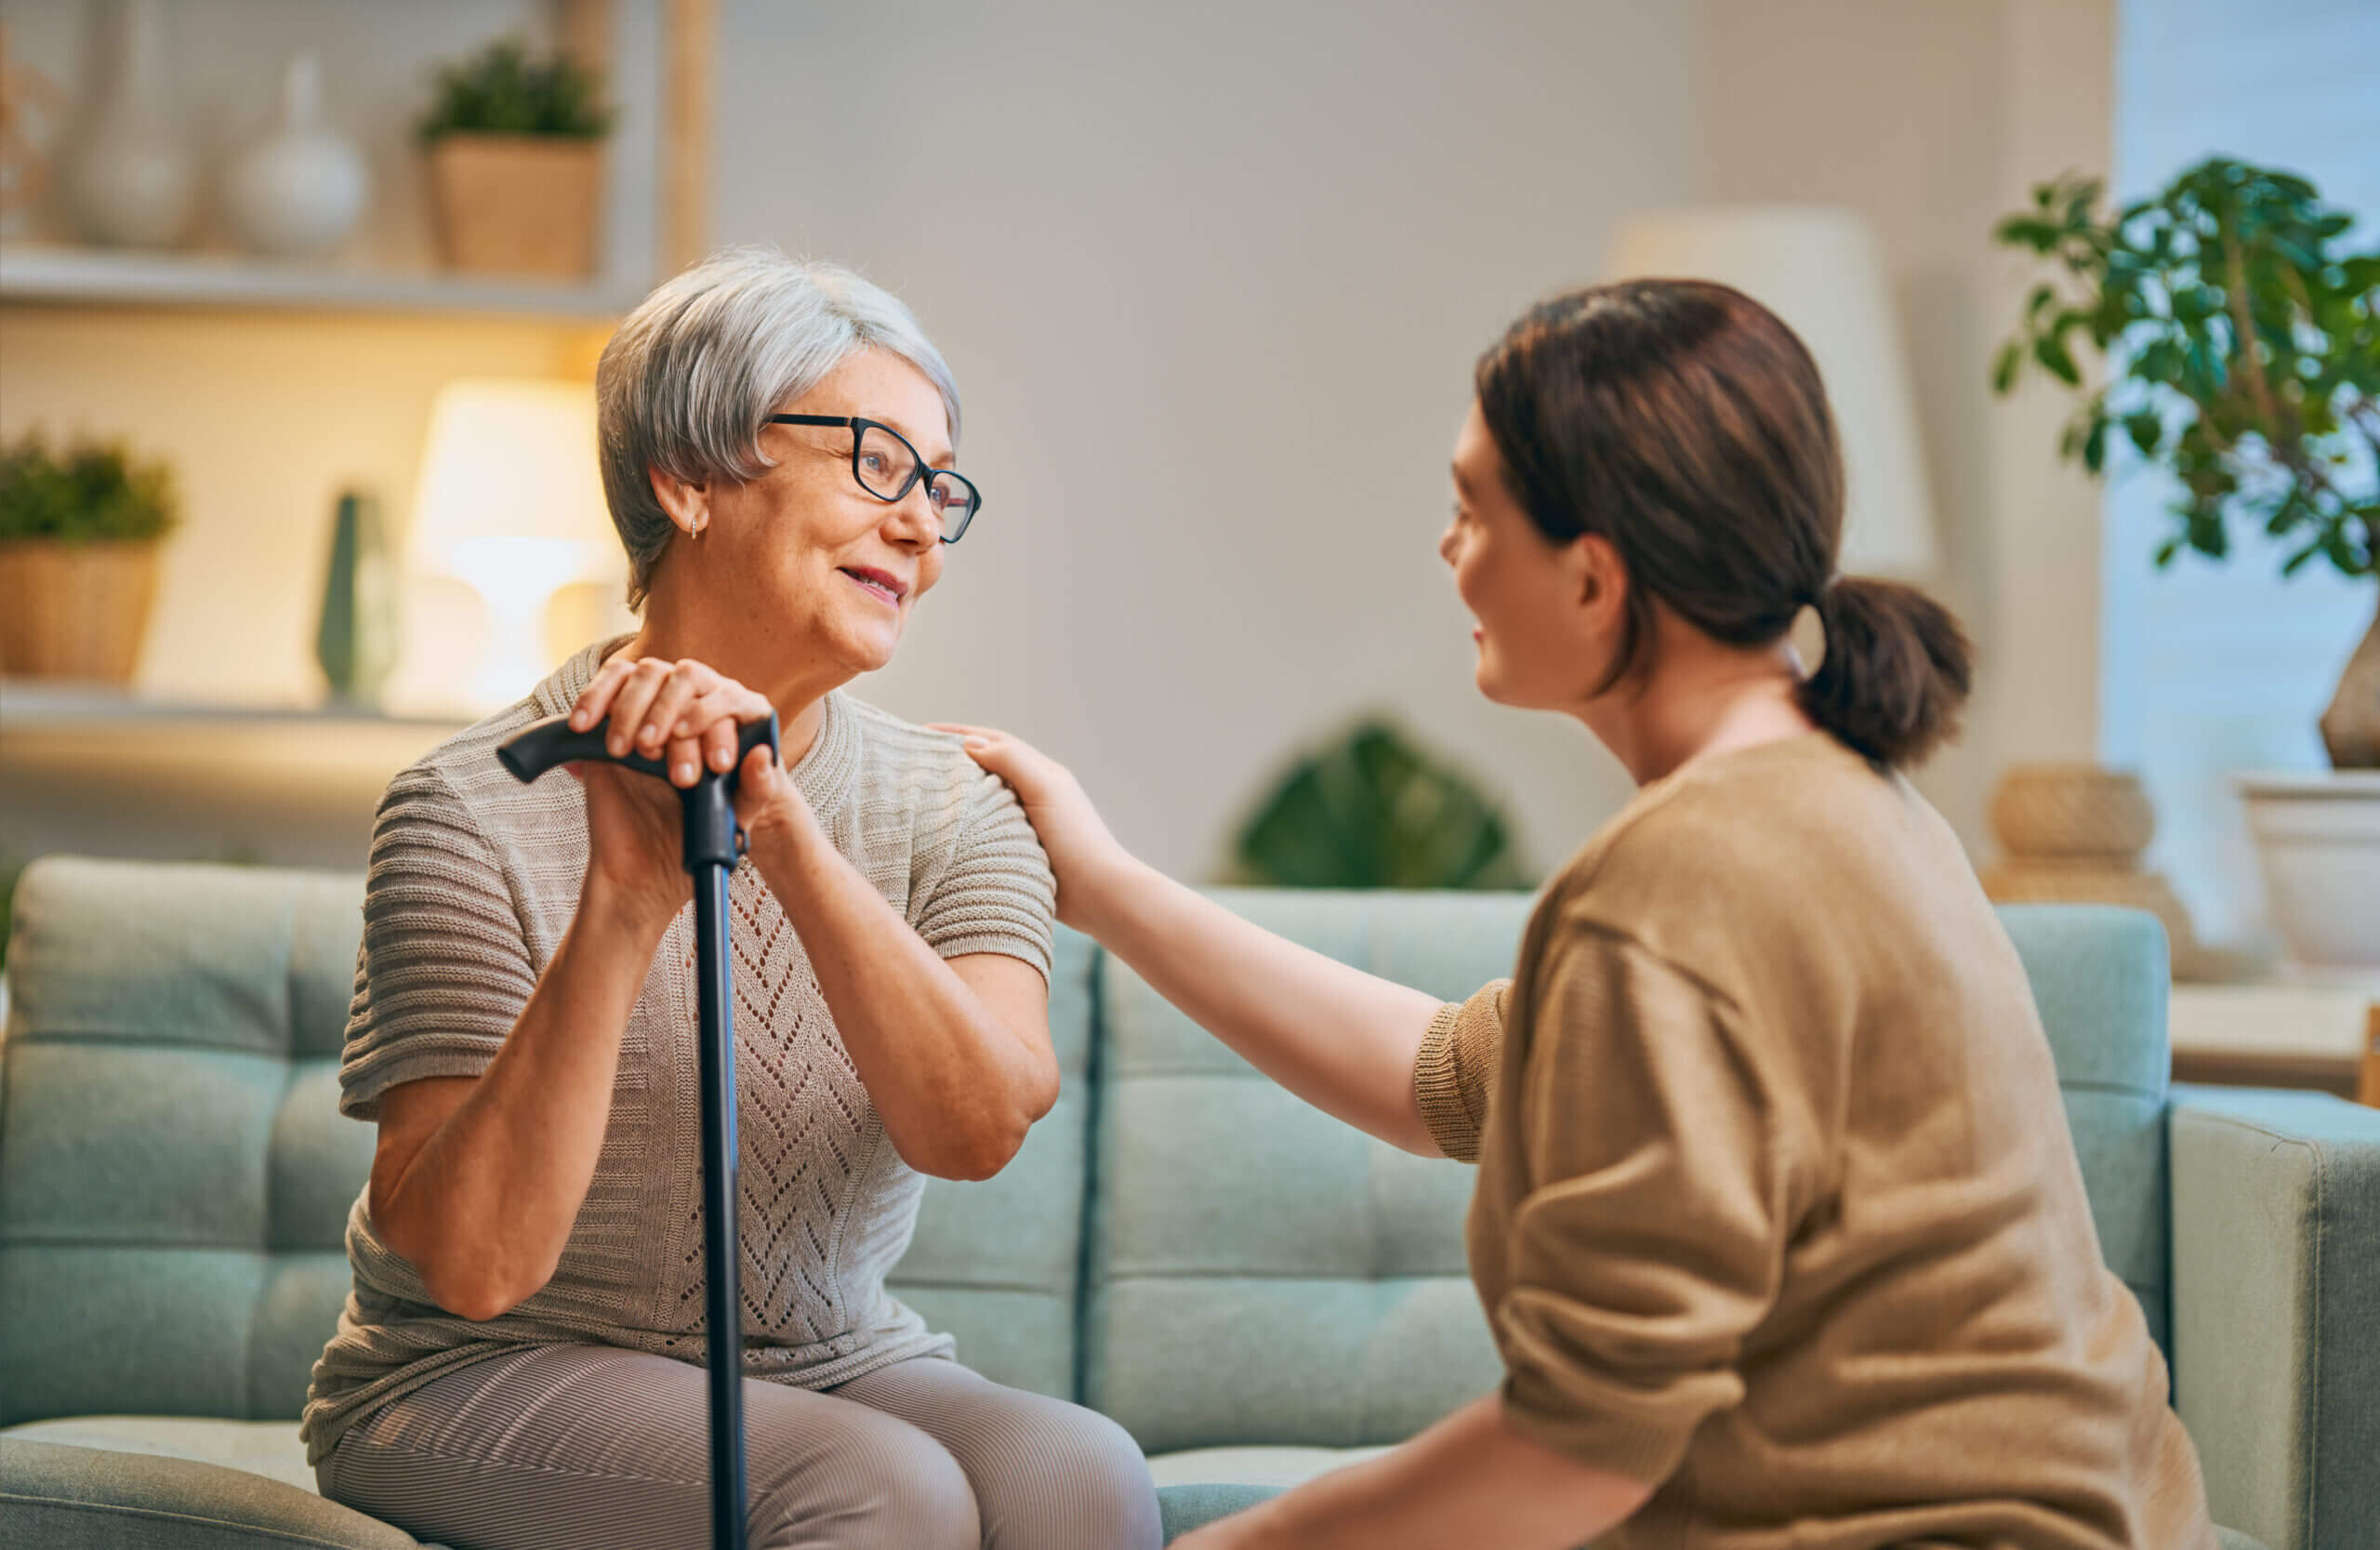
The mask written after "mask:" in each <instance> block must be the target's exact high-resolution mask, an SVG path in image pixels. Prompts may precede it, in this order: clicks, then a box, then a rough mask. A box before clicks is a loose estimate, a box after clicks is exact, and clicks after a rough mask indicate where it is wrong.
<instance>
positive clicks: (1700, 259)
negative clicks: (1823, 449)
mask: <svg viewBox="0 0 2380 1550" xmlns="http://www.w3.org/2000/svg"><path fill="white" fill-rule="evenodd" d="M1606 268H1607V272H1609V273H1610V275H1611V277H1612V278H1613V279H1616V280H1617V279H1634V278H1639V277H1648V278H1660V279H1677V280H1716V281H1718V282H1720V283H1721V284H1722V285H1733V286H1734V287H1735V288H1736V289H1738V290H1739V291H1741V292H1743V293H1744V294H1745V295H1746V296H1749V297H1751V298H1752V299H1753V300H1755V301H1757V302H1759V303H1760V304H1761V305H1763V306H1765V307H1766V308H1767V309H1768V310H1769V311H1772V312H1775V313H1776V314H1777V315H1778V317H1780V318H1782V319H1784V320H1785V323H1786V325H1787V326H1789V327H1791V328H1792V330H1793V332H1794V333H1796V334H1798V335H1800V336H1801V338H1802V342H1803V343H1804V344H1805V345H1807V346H1808V347H1809V351H1810V354H1811V355H1812V356H1813V357H1815V358H1816V359H1817V361H1818V374H1819V375H1820V376H1821V377H1823V378H1826V393H1827V400H1828V402H1829V403H1830V404H1832V405H1833V407H1834V423H1835V433H1836V435H1837V436H1838V437H1839V438H1840V439H1841V441H1842V444H1843V467H1844V479H1845V512H1844V525H1843V557H1842V561H1841V564H1842V568H1843V570H1844V571H1845V573H1846V574H1864V575H1871V576H1875V575H1881V576H1924V575H1926V574H1928V573H1929V572H1931V571H1932V570H1933V569H1934V567H1935V564H1936V562H1937V550H1936V546H1935V536H1934V508H1933V501H1932V499H1931V496H1930V491H1929V487H1928V484H1927V482H1926V477H1925V449H1924V444H1923V443H1922V442H1921V441H1920V440H1919V439H1918V431H1917V401H1916V399H1915V397H1914V396H1913V395H1912V394H1911V391H1910V387H1909V373H1908V368H1907V366H1906V365H1905V364H1904V357H1903V355H1902V352H1901V342H1900V329H1899V327H1898V325H1897V322H1896V321H1895V319H1894V316H1893V309H1892V292H1891V290H1890V288H1889V286H1888V285H1887V283H1886V280H1885V276H1884V256H1883V253H1882V251H1881V250H1880V249H1879V247H1878V245H1877V243H1876V238H1875V234H1874V232H1871V230H1870V229H1869V226H1868V223H1867V221H1866V220H1865V219H1862V218H1861V217H1860V216H1859V215H1858V214H1857V213H1856V212H1854V211H1851V210H1847V209H1843V208H1840V207H1838V206H1834V205H1689V206H1685V207H1682V208H1678V209H1669V210H1652V211H1647V212H1646V213H1644V214H1641V215H1637V216H1633V217H1631V218H1630V219H1628V220H1627V221H1625V222H1623V223H1622V225H1621V226H1620V234H1619V235H1618V237H1617V238H1615V239H1614V240H1613V242H1612V245H1611V256H1610V261H1609V263H1608V264H1607V266H1606Z"/></svg>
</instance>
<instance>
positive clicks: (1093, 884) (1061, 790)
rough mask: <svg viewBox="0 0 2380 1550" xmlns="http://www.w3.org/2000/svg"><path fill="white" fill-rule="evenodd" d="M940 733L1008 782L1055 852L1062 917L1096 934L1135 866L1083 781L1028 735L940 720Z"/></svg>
mask: <svg viewBox="0 0 2380 1550" xmlns="http://www.w3.org/2000/svg"><path fill="white" fill-rule="evenodd" d="M933 730H934V731H936V732H954V733H957V734H958V735H959V736H961V737H963V738H965V739H966V747H967V753H968V756H969V757H970V758H972V759H973V760H974V761H975V762H976V763H978V764H981V765H982V766H983V767H984V768H985V769H987V770H989V771H991V772H992V774H994V775H998V776H999V777H1000V778H1001V779H1002V780H1004V781H1006V782H1008V785H1009V788H1010V789H1011V790H1012V791H1014V792H1015V793H1016V796H1017V800H1018V801H1021V802H1023V803H1024V804H1025V817H1026V818H1027V819H1028V820H1030V821H1031V823H1032V825H1033V831H1034V832H1035V833H1036V834H1038V835H1039V836H1040V837H1041V848H1042V849H1043V850H1044V851H1046V852H1048V853H1049V856H1050V868H1051V871H1053V872H1055V873H1056V874H1057V878H1058V919H1059V920H1061V921H1064V922H1065V923H1066V924H1067V925H1070V926H1073V927H1075V928H1076V929H1078V930H1081V931H1090V932H1091V934H1093V935H1096V934H1097V932H1096V930H1095V929H1094V923H1095V921H1096V920H1097V917H1098V914H1099V907H1100V904H1101V901H1102V900H1103V899H1104V898H1105V897H1106V896H1107V895H1108V894H1109V892H1110V891H1111V890H1112V889H1113V888H1114V887H1115V886H1116V885H1117V882H1118V881H1119V880H1121V879H1122V878H1123V876H1124V875H1125V874H1126V873H1127V872H1129V871H1130V870H1131V868H1132V866H1133V861H1132V856H1131V853H1130V852H1129V851H1127V850H1125V849H1124V847H1123V846H1122V845H1119V844H1117V842H1116V836H1115V835H1113V834H1111V833H1109V832H1108V829H1107V824H1106V820H1104V819H1103V818H1102V817H1100V815H1099V809H1098V808H1097V807H1095V806H1093V805H1092V804H1091V796H1090V794H1089V793H1088V792H1086V791H1084V790H1083V788H1082V782H1080V781H1078V780H1077V779H1076V778H1075V777H1074V773H1073V772H1072V771H1070V770H1068V769H1067V768H1066V767H1065V766H1064V764H1061V763H1059V762H1057V761H1056V760H1054V759H1052V758H1051V757H1050V756H1049V755H1048V754H1046V753H1043V752H1042V751H1041V750H1040V749H1037V748H1035V747H1034V746H1033V745H1032V744H1030V743H1027V742H1026V741H1025V739H1023V738H1022V737H1016V736H1012V735H1010V734H1008V733H1005V732H998V731H995V730H994V729H992V728H990V727H984V726H967V725H964V724H961V723H958V722H934V723H933Z"/></svg>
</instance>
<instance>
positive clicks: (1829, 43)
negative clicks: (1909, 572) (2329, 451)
mask: <svg viewBox="0 0 2380 1550" xmlns="http://www.w3.org/2000/svg"><path fill="white" fill-rule="evenodd" d="M1702 10H1703V30H1702V60H1703V69H1704V74H1703V96H1702V101H1703V104H1704V113H1703V119H1702V142H1701V143H1702V147H1703V158H1702V162H1701V165H1700V169H1699V171H1700V176H1699V182H1700V185H1701V189H1702V195H1703V197H1706V198H1710V199H1714V200H1730V199H1808V200H1822V201H1826V202H1829V203H1834V204H1843V205H1851V206H1853V207H1855V208H1857V209H1859V210H1862V211H1864V212H1865V213H1866V214H1867V215H1868V217H1869V218H1870V219H1871V220H1872V221H1874V223H1875V225H1876V228H1877V231H1878V232H1879V233H1880V235H1881V238H1882V240H1883V243H1884V251H1885V257H1886V260H1887V263H1888V265H1889V267H1890V269H1891V271H1892V274H1893V281H1894V291H1895V296H1894V299H1895V301H1896V302H1897V304H1898V307H1899V311H1900V318H1901V323H1902V327H1903V334H1904V338H1906V340H1907V342H1908V348H1909V350H1910V352H1911V374H1912V377H1913V378H1914V385H1915V391H1916V393H1917V399H1918V411H1919V418H1920V422H1921V427H1922V433H1923V434H1924V438H1925V452H1926V457H1927V460H1928V463H1929V464H1930V471H1931V474H1932V478H1933V484H1934V501H1935V510H1936V513H1937V520H1938V521H1939V523H1940V524H1941V528H1942V539H1943V546H1942V547H1943V563H1942V566H1941V571H1940V574H1939V575H1938V576H1934V577H1931V578H1928V579H1929V580H1930V584H1931V585H1932V586H1933V587H1934V588H1935V589H1936V590H1937V592H1938V594H1939V595H1940V596H1942V597H1943V598H1944V599H1945V600H1946V601H1947V602H1949V603H1951V604H1952V605H1953V606H1954V607H1956V608H1957V609H1958V611H1959V612H1960V614H1961V616H1963V617H1964V620H1965V621H1966V624H1967V627H1968V629H1969V630H1970V632H1971V633H1972V634H1973V635H1974V637H1975V639H1976V642H1977V646H1978V647H1979V648H1980V652H1981V677H1980V682H1979V684H1978V689H1977V696H1976V700H1975V703H1974V706H1973V709H1972V711H1971V713H1970V716H1969V719H1968V727H1967V732H1966V735H1965V736H1964V739H1963V740H1962V742H1961V743H1960V744H1959V745H1958V746H1957V747H1955V748H1953V749H1951V750H1950V751H1949V752H1948V753H1946V754H1944V755H1942V756H1941V757H1939V758H1938V759H1937V761H1936V762H1935V763H1934V765H1933V766H1932V767H1931V768H1930V769H1929V770H1928V771H1927V772H1926V773H1925V774H1924V776H1923V777H1922V779H1921V781H1920V784H1921V785H1922V786H1923V787H1924V788H1925V789H1926V791H1927V792H1928V794H1929V795H1930V796H1932V797H1933V799H1934V801H1936V802H1937V804H1938V805H1939V806H1941V807H1942V809H1943V810H1944V812H1945V813H1946V814H1947V815H1949V816H1950V819H1951V821H1952V822H1953V823H1954V824H1956V825H1957V827H1958V828H1959V831H1960V833H1961V835H1962V836H1963V837H1964V838H1965V839H1966V840H1967V841H1968V843H1969V846H1970V848H1973V849H1977V850H1978V851H1982V850H1986V849H1988V848H1989V841H1988V840H1987V838H1986V827H1985V824H1984V820H1983V811H1984V802H1985V799H1986V797H1987V795H1988V793H1989V789H1990V782H1991V780H1992V778H1993V776H1994V775H1996V774H1997V773H1998V772H1999V770H2000V769H2001V768H2002V767H2003V765H2005V764H2006V763H2007V762H2009V761H2011V760H2013V759H2037V758H2064V759H2089V758H2091V757H2093V756H2094V755H2095V753H2096V748H2097V723H2098V711H2097V681H2098V672H2097V662H2098V617H2099V612H2098V597H2097V588H2098V552H2099V541H2098V505H2097V493H2096V488H2095V487H2094V486H2093V485H2092V484H2090V483H2089V482H2088V481H2086V480H2085V479H2083V477H2082V475H2081V474H2080V473H2079V472H2077V471H2076V470H2072V469H2070V468H2062V467H2060V466H2059V465H2058V463H2057V461H2056V455H2055V454H2056V435H2057V432H2056V427H2057V424H2058V422H2059V419H2060V416H2061V412H2062V411H2061V406H2060V404H2059V402H2058V400H2057V398H2056V395H2054V394H2051V393H2048V392H2047V391H2043V390H2039V389H2036V390H2035V391H2033V392H2030V393H2028V394H2027V395H2026V396H2025V397H2024V399H2023V400H2021V401H2020V402H2018V403H2016V404H2006V403H2003V402H2001V401H1999V400H1996V399H1994V398H1993V397H1992V396H1991V393H1990V385H1989V382H1988V380H1987V377H1988V373H1989V371H1990V357H1991V353H1992V351H1993V350H1994V349H1995V348H1996V347H1997V345H1998V343H1999V341H2000V339H2001V338H2003V337H2004V335H2005V332H2006V330H2007V328H2008V326H2009V324H2010V323H2011V321H2012V320H2013V319H2014V318H2015V316H2016V306H2017V303H2018V301H2019V300H2020V299H2021V298H2022V296H2023V292H2024V286H2023V284H2022V281H2021V278H2020V276H2021V271H2022V266H2021V265H2020V264H2018V263H2017V262H2016V261H2015V260H2013V259H2011V258H2006V257H2003V255H2002V254H2001V253H2000V251H1999V250H1997V249H1994V248H1993V247H1991V246H1990V244H1989V241H1988V234H1989V232H1990V226H1991V224H1992V222H1993V220H1994V219H1996V218H1997V217H1998V216H2000V215H2001V214H2003V212H2005V211H2007V210H2010V209H2013V208H2015V207H2016V205H2017V204H2018V203H2019V202H2020V201H2022V200H2023V199H2024V198H2025V197H2026V190H2027V188H2028V187H2029V186H2030V184H2031V183H2032V182H2034V181H2037V180H2039V179H2043V178H2047V177H2050V176H2052V175H2054V174H2056V172H2058V171H2060V170H2061V169H2064V168H2068V167H2074V168H2079V169H2083V170H2086V171H2091V172H2096V173H2102V174H2103V173H2104V172H2105V171H2106V169H2107V166H2108V154H2109V152H2108V147H2109V98H2110V89H2109V88H2110V83H2111V78H2112V64H2113V22H2112V18H2111V14H2110V6H2109V3H2108V0H1794V3H1793V4H1792V5H1776V4H1772V3H1768V0H1705V3H1704V6H1703V7H1702Z"/></svg>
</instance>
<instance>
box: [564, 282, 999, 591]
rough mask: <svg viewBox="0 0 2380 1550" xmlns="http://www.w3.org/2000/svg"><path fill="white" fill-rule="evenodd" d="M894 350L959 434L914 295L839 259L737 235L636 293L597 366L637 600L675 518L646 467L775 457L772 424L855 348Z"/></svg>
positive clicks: (702, 467) (720, 474)
mask: <svg viewBox="0 0 2380 1550" xmlns="http://www.w3.org/2000/svg"><path fill="white" fill-rule="evenodd" d="M869 349H875V350H883V351H890V352H892V353H893V354H895V355H898V356H899V357H901V358H902V359H903V360H905V361H906V362H908V363H909V364H911V365H913V366H915V367H917V368H918V369H919V371H921V372H923V373H924V374H925V377H926V380H928V381H930V382H932V384H933V385H934V387H935V389H936V390H937V391H940V392H941V394H942V402H943V405H944V407H945V408H946V409H947V410H948V411H949V414H950V441H951V444H952V445H953V446H956V445H958V444H959V384H958V383H956V382H954V381H953V380H951V376H950V368H949V367H948V366H947V365H945V364H943V359H942V352H941V351H938V350H936V349H934V347H933V342H932V340H930V339H928V338H926V336H925V331H924V330H923V329H921V328H919V326H918V320H917V319H916V318H915V317H914V316H912V315H911V314H910V311H909V310H908V309H907V308H906V307H904V306H903V305H901V303H900V302H899V301H897V300H895V299H894V298H893V296H892V294H891V293H890V292H888V291H885V290H884V289H882V288H881V287H879V286H877V285H870V284H869V283H868V282H867V281H866V280H863V279H861V278H860V277H859V276H858V275H856V274H854V273H853V272H851V271H850V270H847V269H844V268H842V267H841V266H840V265H837V264H827V263H813V262H811V261H808V260H805V259H797V258H788V257H787V256H786V255H785V254H783V253H781V252H779V251H777V250H776V249H775V248H774V247H760V246H746V247H730V248H726V249H724V250H722V251H721V252H718V253H714V254H713V255H711V256H710V257H709V258H706V259H704V260H703V261H702V262H701V263H699V264H696V265H694V267H693V268H692V269H689V270H687V271H685V272H683V273H681V274H680V275H678V276H677V277H676V278H674V279H672V280H669V281H667V282H665V283H664V284H663V285H660V286H659V287H657V288H656V289H655V291H654V293H653V294H652V295H651V296H648V297H646V298H644V300H643V301H642V302H641V303H639V304H638V307H637V309H636V311H633V312H630V313H629V314H628V321H627V322H626V323H623V324H622V325H620V329H619V332H618V333H616V334H615V335H613V336H612V339H611V342H610V343H609V344H607V345H605V346H604V347H603V358H602V362H601V363H600V364H598V365H597V366H596V368H595V406H596V423H597V428H598V431H599V434H600V435H601V437H602V460H603V497H604V502H605V504H607V505H609V506H610V507H611V509H612V525H613V526H615V527H616V528H618V529H619V532H620V542H621V543H622V544H623V545H624V546H626V548H627V550H628V606H630V607H631V608H641V607H642V606H643V604H644V598H645V593H646V590H648V588H649V587H650V585H651V583H652V580H653V567H654V563H655V562H656V561H658V560H659V559H660V558H661V551H662V550H664V549H667V548H668V544H669V537H670V535H671V534H672V533H674V532H675V531H676V528H675V526H674V525H673V524H672V523H670V521H669V514H668V512H667V511H664V510H662V509H661V503H660V501H659V500H657V499H656V498H655V497H654V494H653V483H652V480H651V478H650V477H649V475H648V472H647V470H652V469H659V470H661V471H663V472H664V473H667V474H669V475H671V476H672V477H674V478H678V479H683V480H687V481H689V482H702V483H708V482H710V481H713V480H726V481H730V482H734V483H741V482H743V481H745V480H748V479H757V478H759V477H760V475H761V474H762V473H763V472H765V471H767V470H768V468H769V466H770V460H769V458H768V457H767V456H766V455H765V454H763V453H762V452H761V451H760V427H761V425H762V424H763V423H764V422H765V421H766V419H767V417H768V416H769V415H771V414H772V413H774V411H775V410H776V408H777V406H778V405H779V404H784V403H786V402H787V400H789V399H795V398H799V397H800V396H801V395H802V394H803V393H806V392H808V391H810V390H811V389H812V388H814V387H816V386H817V385H818V383H819V382H820V381H822V380H824V379H825V378H826V374H827V373H829V372H831V371H833V370H834V369H835V367H836V366H838V365H840V364H842V362H843V361H844V360H845V359H846V358H848V357H849V356H852V355H854V354H856V353H858V352H859V351H863V350H869Z"/></svg>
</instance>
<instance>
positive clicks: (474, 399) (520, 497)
mask: <svg viewBox="0 0 2380 1550" xmlns="http://www.w3.org/2000/svg"><path fill="white" fill-rule="evenodd" d="M491 538H496V539H521V538H528V539H538V540H546V541H549V542H551V543H554V544H557V545H560V546H564V547H563V548H562V549H558V550H551V551H550V552H554V553H557V554H560V553H567V555H568V557H569V558H568V563H567V568H568V570H569V574H568V575H565V576H562V582H570V581H592V580H598V579H602V578H603V577H605V576H611V575H615V574H617V573H618V572H619V571H621V569H622V568H623V566H624V562H623V560H622V557H621V554H620V545H619V539H618V538H617V537H615V535H614V533H613V530H612V524H611V520H610V518H609V517H607V516H606V515H605V509H604V505H603V482H602V470H601V467H600V465H599V464H598V462H597V460H596V441H595V393H594V390H593V389H592V388H590V387H589V386H588V385H587V384H586V383H583V382H566V381H549V380H546V379H544V378H480V379H475V380H463V381H457V382H451V383H448V384H447V385H446V386H445V387H444V388H443V389H441V390H440V391H439V394H438V399H437V402H436V403H435V404H433V405H432V406H431V408H430V440H429V442H428V444H426V446H425V448H424V450H423V452H422V458H421V479H420V484H419V486H418V488H417V491H416V493H415V496H414V518H413V532H412V536H411V538H410V540H409V542H408V544H407V550H408V551H409V553H410V554H411V556H412V563H413V566H414V568H415V569H417V570H418V571H422V572H425V573H429V574H432V575H456V574H460V570H461V569H462V568H464V566H465V565H466V564H467V562H463V561H462V556H463V555H464V554H466V553H467V552H468V551H469V546H472V545H475V544H477V543H479V542H481V541H483V540H486V539H491ZM557 584H558V585H559V584H560V583H557Z"/></svg>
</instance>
